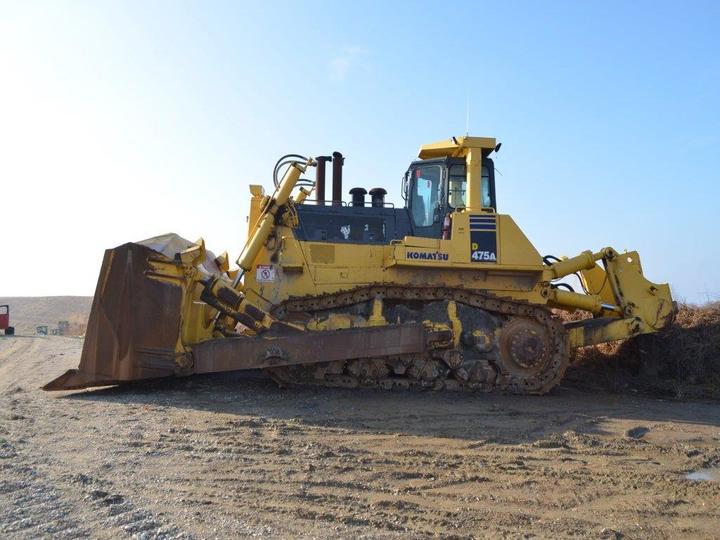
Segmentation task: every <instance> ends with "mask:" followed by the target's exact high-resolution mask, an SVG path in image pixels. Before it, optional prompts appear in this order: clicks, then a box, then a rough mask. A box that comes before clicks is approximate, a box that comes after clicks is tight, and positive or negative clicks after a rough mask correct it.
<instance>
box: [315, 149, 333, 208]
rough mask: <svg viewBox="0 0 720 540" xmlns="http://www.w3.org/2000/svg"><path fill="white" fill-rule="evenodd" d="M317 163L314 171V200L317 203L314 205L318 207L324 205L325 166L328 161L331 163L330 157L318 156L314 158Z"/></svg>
mask: <svg viewBox="0 0 720 540" xmlns="http://www.w3.org/2000/svg"><path fill="white" fill-rule="evenodd" d="M315 161H317V167H316V169H315V193H316V195H315V198H316V199H317V202H316V203H315V204H317V205H319V206H324V205H325V164H326V163H327V162H328V161H332V157H331V156H318V157H317V158H315Z"/></svg>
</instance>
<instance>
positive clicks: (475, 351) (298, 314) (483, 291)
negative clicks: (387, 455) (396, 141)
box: [44, 136, 676, 394]
mask: <svg viewBox="0 0 720 540" xmlns="http://www.w3.org/2000/svg"><path fill="white" fill-rule="evenodd" d="M499 149H500V144H498V143H497V142H496V140H495V139H494V138H490V137H472V136H459V137H452V138H450V139H446V140H442V141H439V142H436V143H432V144H426V145H423V146H421V148H420V152H419V155H418V158H419V159H417V160H415V161H413V162H412V163H411V164H410V166H409V168H408V169H407V171H406V172H405V174H404V176H403V179H402V198H403V200H404V204H403V205H402V206H401V207H400V206H398V207H396V206H395V205H394V204H392V203H390V202H388V201H386V200H385V196H386V195H387V191H386V190H385V189H384V188H374V189H371V190H370V191H369V192H368V191H366V189H365V188H362V187H354V188H352V189H350V190H349V194H350V196H351V199H350V201H348V202H345V201H343V198H342V195H343V187H342V183H343V178H342V176H343V165H344V160H345V158H344V157H343V156H342V154H340V153H339V152H335V153H333V154H332V155H326V156H319V157H315V158H308V157H305V156H302V155H299V154H288V155H286V156H283V157H282V158H280V159H279V160H278V162H277V163H276V164H275V167H274V169H273V175H272V176H273V184H274V185H273V186H272V192H271V194H266V193H265V190H264V188H263V186H261V185H250V194H251V199H250V211H249V216H248V223H249V230H248V236H247V241H246V243H245V245H244V248H243V250H242V252H241V254H240V256H239V257H238V258H237V260H236V264H237V268H233V269H231V267H230V264H229V256H228V254H227V252H224V253H222V254H220V255H218V256H215V254H214V253H212V252H211V251H209V250H208V249H207V248H206V246H205V242H204V241H203V240H202V239H200V240H198V241H196V242H190V241H188V240H185V239H183V238H181V237H179V236H177V235H173V234H168V235H163V236H158V237H154V238H151V239H148V240H145V241H142V242H135V243H128V244H124V245H122V246H119V247H116V248H113V249H109V250H107V251H106V252H105V256H104V260H103V263H102V268H101V271H100V277H99V279H98V283H97V289H96V291H95V297H94V300H93V304H92V308H91V313H90V319H89V322H88V327H87V332H86V336H85V342H84V346H83V350H82V355H81V359H80V366H79V368H78V369H73V370H70V371H67V372H66V373H64V374H63V375H61V376H60V377H58V378H56V379H55V380H53V381H52V382H50V383H48V384H47V385H46V386H45V387H44V389H45V390H72V389H81V388H87V387H95V386H107V385H118V384H122V383H126V382H129V381H137V380H143V379H154V378H159V377H171V376H188V375H193V374H201V373H218V372H228V371H236V370H263V371H264V372H266V373H267V374H269V375H270V376H271V377H272V378H273V379H275V380H276V381H277V382H278V383H280V384H281V385H286V386H289V385H319V386H332V387H336V386H340V387H349V388H356V387H379V388H384V389H392V388H426V389H435V390H459V391H479V392H488V391H501V392H507V393H518V394H544V393H546V392H548V391H549V390H551V389H552V388H553V387H555V386H556V385H557V384H558V383H559V382H560V381H561V380H562V377H563V374H564V373H565V370H566V368H567V366H568V363H569V361H570V358H571V353H572V351H573V350H574V349H575V348H578V347H586V346H591V345H596V344H599V343H604V342H609V341H615V340H621V339H626V338H630V337H634V336H639V335H641V334H650V333H653V332H658V331H660V330H662V329H664V328H666V327H668V326H669V325H670V324H671V323H672V321H673V318H674V314H675V311H676V306H675V303H674V302H673V299H672V296H671V293H670V287H669V286H668V285H667V284H656V283H652V282H650V281H648V280H647V279H646V278H645V277H644V275H643V270H642V266H641V263H640V257H639V255H638V253H637V252H635V251H631V252H625V253H620V252H618V251H616V250H615V249H613V248H611V247H606V248H603V249H600V250H599V251H584V252H582V253H580V254H579V255H576V256H573V257H569V258H567V257H562V258H561V257H553V256H545V257H543V256H541V255H540V253H539V252H538V251H537V250H536V249H535V247H534V246H533V245H532V244H531V242H530V241H529V240H528V238H527V237H526V236H525V234H524V233H523V231H522V230H521V229H520V227H519V226H518V225H517V224H516V223H515V221H514V220H513V218H512V217H511V216H509V215H507V214H501V213H499V211H498V201H497V197H496V190H495V166H494V162H493V159H494V157H495V155H496V154H497V152H498V151H499ZM328 164H331V165H332V174H333V178H332V193H331V194H330V197H329V198H328V197H327V195H326V189H325V188H326V169H327V165H328ZM310 168H315V178H314V179H309V178H304V177H303V175H305V174H306V173H307V172H308V171H309V170H310ZM573 275H574V276H577V278H578V283H579V284H578V283H576V285H575V287H573V286H572V285H571V284H570V283H567V282H563V281H562V280H563V279H566V278H567V277H568V276H573ZM575 289H578V290H575ZM576 310H581V311H583V312H586V315H587V316H586V317H585V318H581V319H580V320H575V321H567V320H566V319H567V318H562V317H560V316H558V314H559V313H560V312H562V311H565V312H573V311H576Z"/></svg>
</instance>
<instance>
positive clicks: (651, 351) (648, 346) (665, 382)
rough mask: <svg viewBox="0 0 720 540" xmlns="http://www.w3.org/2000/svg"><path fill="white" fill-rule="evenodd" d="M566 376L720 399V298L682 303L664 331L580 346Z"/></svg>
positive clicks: (618, 386)
mask: <svg viewBox="0 0 720 540" xmlns="http://www.w3.org/2000/svg"><path fill="white" fill-rule="evenodd" d="M566 317H567V318H573V319H577V318H582V317H580V316H578V315H576V314H574V315H569V316H566ZM567 380H568V381H570V382H573V383H576V384H581V385H582V384H590V381H592V383H593V384H594V385H601V386H603V387H604V388H607V389H610V390H626V389H628V388H630V389H635V390H638V391H646V392H650V393H653V394H656V395H662V396H666V397H674V398H683V397H691V398H702V397H711V398H720V302H715V303H712V304H707V305H704V306H693V305H681V306H680V308H679V311H678V314H677V317H676V320H675V323H674V324H673V325H672V327H670V328H669V329H668V330H666V331H664V332H659V333H657V334H652V335H646V336H640V337H638V338H634V339H629V340H625V341H619V342H615V343H607V344H603V345H599V346H597V347H586V348H583V349H578V350H577V352H576V354H575V361H574V363H573V366H572V368H571V369H570V370H569V371H568V379H567Z"/></svg>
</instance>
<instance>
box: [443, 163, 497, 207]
mask: <svg viewBox="0 0 720 540" xmlns="http://www.w3.org/2000/svg"><path fill="white" fill-rule="evenodd" d="M466 194H467V176H466V175H465V165H451V166H450V168H449V171H448V204H449V206H450V208H465V206H466V205H467V199H466ZM482 205H483V208H492V207H493V202H492V197H491V195H490V173H489V172H488V167H487V165H485V164H483V166H482Z"/></svg>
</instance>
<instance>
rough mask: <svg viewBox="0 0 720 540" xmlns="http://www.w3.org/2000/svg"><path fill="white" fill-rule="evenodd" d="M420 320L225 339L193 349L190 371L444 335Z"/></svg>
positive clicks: (394, 348) (412, 346) (336, 356)
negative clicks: (403, 323) (423, 324)
mask: <svg viewBox="0 0 720 540" xmlns="http://www.w3.org/2000/svg"><path fill="white" fill-rule="evenodd" d="M435 334H436V333H427V332H426V331H425V329H424V327H423V326H422V325H421V324H407V325H393V326H375V327H366V328H349V329H344V330H330V331H324V332H297V333H292V334H289V335H286V336H279V337H274V338H268V337H254V338H244V337H238V338H226V339H216V340H211V341H205V342H203V343H200V344H199V345H196V346H195V347H193V360H194V366H193V372H194V373H212V372H219V371H234V370H241V369H258V368H267V367H276V366H289V365H294V364H312V363H315V362H333V361H335V360H350V359H354V358H373V357H377V356H385V355H393V354H411V353H419V352H423V351H426V350H427V349H428V348H429V347H430V343H429V342H432V341H434V340H436V341H440V340H442V339H444V338H445V336H435Z"/></svg>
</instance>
